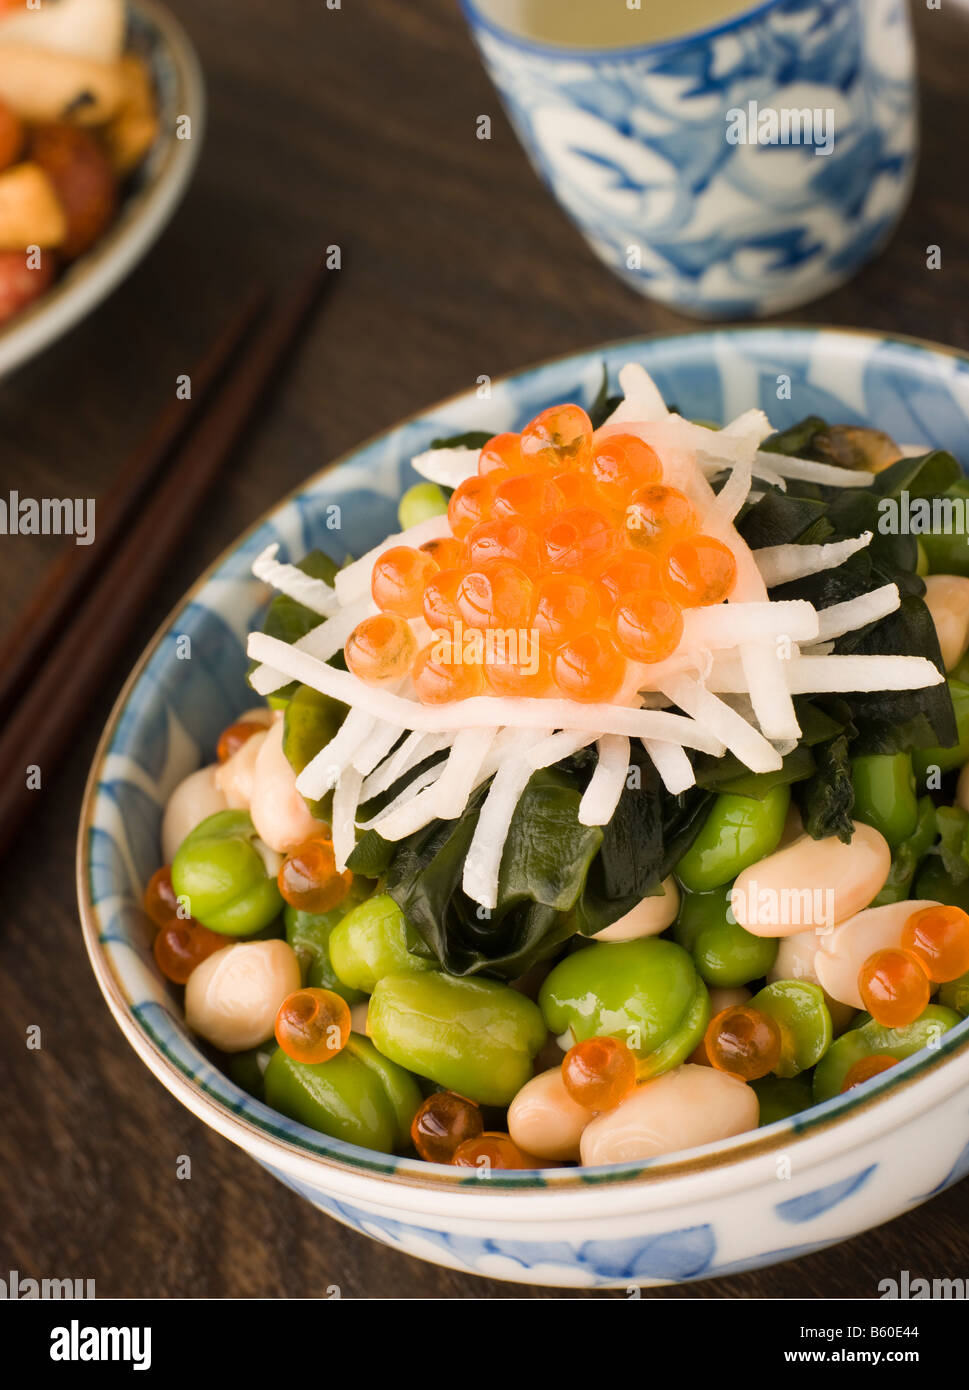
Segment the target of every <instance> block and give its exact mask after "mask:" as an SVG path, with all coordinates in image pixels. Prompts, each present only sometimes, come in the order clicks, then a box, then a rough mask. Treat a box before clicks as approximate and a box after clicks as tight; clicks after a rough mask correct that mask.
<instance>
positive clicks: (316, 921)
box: [283, 889, 364, 1005]
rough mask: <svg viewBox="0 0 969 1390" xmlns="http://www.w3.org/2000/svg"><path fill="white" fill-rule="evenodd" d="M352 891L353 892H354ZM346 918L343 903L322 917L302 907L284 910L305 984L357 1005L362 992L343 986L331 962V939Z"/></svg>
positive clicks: (285, 921)
mask: <svg viewBox="0 0 969 1390" xmlns="http://www.w3.org/2000/svg"><path fill="white" fill-rule="evenodd" d="M350 891H351V893H353V892H354V889H351V890H350ZM344 915H345V914H344V908H343V904H342V903H341V904H340V906H339V907H335V908H334V909H333V910H332V911H331V912H323V913H319V914H317V913H313V912H301V911H299V909H298V908H295V907H289V906H288V905H287V907H286V908H285V909H284V911H283V922H284V924H285V927H286V940H287V941H288V942H289V944H290V946H292V948H293V950H294V951H295V952H296V958H297V960H298V961H299V964H300V969H301V971H302V973H303V984H304V985H309V986H310V987H311V988H314V989H332V990H333V992H334V994H339V995H340V996H341V997H342V998H343V999H345V1000H346V1001H347V1003H348V1004H350V1005H353V1004H356V1003H359V1001H360V1000H361V999H362V998H364V995H363V994H362V992H361V991H360V990H358V989H351V988H350V986H349V985H345V984H344V983H343V981H342V980H341V979H340V978H339V977H338V975H337V973H336V971H335V970H334V969H333V963H332V961H331V960H330V938H331V936H332V935H333V929H334V927H335V926H336V924H337V923H338V922H339V921H340V919H341V917H343V916H344Z"/></svg>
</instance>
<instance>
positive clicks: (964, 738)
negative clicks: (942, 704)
mask: <svg viewBox="0 0 969 1390" xmlns="http://www.w3.org/2000/svg"><path fill="white" fill-rule="evenodd" d="M948 685H949V694H950V695H951V696H952V707H953V709H954V710H955V716H956V735H957V737H956V742H955V743H954V744H952V746H951V747H948V748H942V747H937V748H919V749H917V750H916V751H915V752H914V753H913V754H912V766H913V768H914V769H915V778H916V783H917V785H918V787H919V790H920V791H924V790H926V789H927V788H926V778H927V777H928V774H929V772H930V770H933V769H935V768H938V769H939V771H940V772H953V771H954V770H955V769H956V768H957V767H962V765H963V763H966V762H969V684H964V683H963V682H962V681H959V680H955V679H953V678H952V677H951V676H950V677H949V682H948Z"/></svg>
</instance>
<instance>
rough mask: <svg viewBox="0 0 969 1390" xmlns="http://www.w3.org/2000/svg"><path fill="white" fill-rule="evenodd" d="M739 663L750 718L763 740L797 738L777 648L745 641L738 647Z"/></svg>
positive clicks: (798, 729) (792, 706)
mask: <svg viewBox="0 0 969 1390" xmlns="http://www.w3.org/2000/svg"><path fill="white" fill-rule="evenodd" d="M740 662H741V665H742V666H743V669H744V677H745V679H746V681H747V689H748V691H749V692H750V701H751V704H752V705H753V707H754V715H755V716H756V719H757V723H758V724H759V725H760V731H761V733H762V734H763V735H764V737H765V738H768V739H770V740H771V741H776V740H778V739H785V740H786V739H792V738H793V739H797V738H800V736H801V726H800V725H799V724H798V722H797V714H796V713H795V711H794V701H793V700H792V699H791V692H790V689H789V688H788V684H787V675H786V671H785V667H786V665H787V663H786V661H784V660H782V658H781V657H780V656H779V655H778V651H777V648H776V647H775V646H773V645H771V646H767V645H766V644H764V643H759V642H746V643H744V645H743V646H742V647H741V648H740Z"/></svg>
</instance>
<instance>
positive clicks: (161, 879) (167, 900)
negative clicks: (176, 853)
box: [141, 864, 178, 927]
mask: <svg viewBox="0 0 969 1390" xmlns="http://www.w3.org/2000/svg"><path fill="white" fill-rule="evenodd" d="M141 902H142V906H143V907H144V909H145V911H146V912H147V913H148V916H149V917H150V918H151V920H152V921H153V922H154V924H155V926H156V927H164V926H165V925H166V924H167V923H168V922H170V921H171V919H172V918H173V917H175V916H177V915H178V898H177V896H176V894H175V889H174V887H173V885H172V871H171V867H170V866H169V865H168V864H163V865H162V866H161V868H160V869H156V870H155V872H154V873H153V874H152V876H151V878H150V879H149V880H148V885H147V887H146V888H145V892H144V896H143V897H142V900H141Z"/></svg>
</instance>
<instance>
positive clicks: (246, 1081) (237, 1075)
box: [227, 1038, 276, 1100]
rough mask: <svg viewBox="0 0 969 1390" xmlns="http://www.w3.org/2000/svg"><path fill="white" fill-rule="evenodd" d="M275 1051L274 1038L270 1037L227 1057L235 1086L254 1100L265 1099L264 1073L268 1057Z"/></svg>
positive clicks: (267, 1064)
mask: <svg viewBox="0 0 969 1390" xmlns="http://www.w3.org/2000/svg"><path fill="white" fill-rule="evenodd" d="M275 1051H276V1040H275V1038H270V1039H268V1040H267V1041H266V1042H264V1043H260V1044H259V1046H258V1047H250V1048H248V1049H247V1050H246V1051H245V1052H234V1053H232V1055H231V1057H230V1058H229V1065H228V1068H227V1070H228V1073H229V1075H230V1077H231V1078H232V1080H233V1081H234V1082H235V1083H236V1085H237V1086H241V1087H242V1089H243V1090H244V1091H248V1092H249V1094H250V1095H251V1096H255V1097H256V1100H265V1099H266V1086H265V1080H264V1078H265V1075H266V1068H267V1067H268V1066H269V1059H270V1057H271V1056H272V1055H273V1053H274V1052H275Z"/></svg>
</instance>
